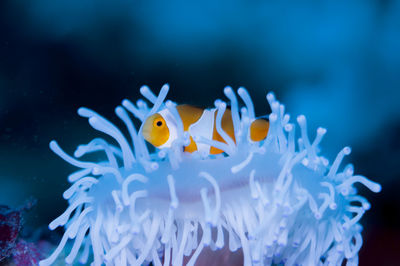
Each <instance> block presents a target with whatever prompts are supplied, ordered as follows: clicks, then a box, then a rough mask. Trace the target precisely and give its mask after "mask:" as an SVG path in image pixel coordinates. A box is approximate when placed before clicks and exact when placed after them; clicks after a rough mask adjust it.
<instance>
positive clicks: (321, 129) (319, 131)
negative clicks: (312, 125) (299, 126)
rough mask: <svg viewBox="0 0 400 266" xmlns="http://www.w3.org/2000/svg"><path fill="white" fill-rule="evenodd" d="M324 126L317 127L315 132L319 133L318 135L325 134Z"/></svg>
mask: <svg viewBox="0 0 400 266" xmlns="http://www.w3.org/2000/svg"><path fill="white" fill-rule="evenodd" d="M326 131H327V130H326V128H323V127H319V128H318V129H317V134H319V135H325V134H326Z"/></svg>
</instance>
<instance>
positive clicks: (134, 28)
mask: <svg viewBox="0 0 400 266" xmlns="http://www.w3.org/2000/svg"><path fill="white" fill-rule="evenodd" d="M399 18H400V1H395V0H362V1H361V0H360V1H329V0H328V1H317V0H299V1H295V2H293V3H292V2H290V1H270V0H264V1H259V0H247V1H244V0H234V1H226V0H222V1H218V3H217V2H216V1H211V0H203V1H197V2H191V3H188V1H183V0H182V1H176V0H172V1H153V0H147V1H134V0H129V1H128V0H114V1H105V0H104V1H103V0H69V1H53V0H35V1H23V0H12V1H11V0H10V1H9V0H2V1H0V204H6V205H9V206H11V207H18V206H20V205H21V204H23V203H24V201H25V200H26V199H27V198H29V197H31V196H33V197H34V198H36V199H37V200H38V202H37V205H36V207H35V208H34V209H33V210H31V211H30V212H29V213H28V214H27V215H25V225H26V226H28V227H32V228H39V227H46V226H47V224H48V223H49V222H50V221H51V220H53V219H54V218H55V217H57V216H58V215H59V214H61V213H62V212H63V210H64V209H65V208H66V206H67V204H66V202H65V201H64V199H63V198H62V192H63V191H64V190H65V189H66V188H67V187H68V182H67V180H66V176H67V175H68V174H69V173H71V172H72V171H74V170H75V169H74V168H72V167H70V166H69V165H68V164H67V163H66V162H64V161H63V160H62V159H60V158H58V157H57V156H56V155H55V154H53V153H52V152H51V151H50V150H49V148H48V143H49V142H50V140H52V139H56V140H57V141H58V143H59V144H60V146H61V147H62V148H63V149H64V150H65V151H66V152H68V153H70V154H72V152H73V151H74V149H75V147H76V146H77V145H79V144H82V143H87V142H89V141H90V140H91V139H92V138H94V137H96V136H98V133H97V132H95V131H94V130H93V129H91V128H90V126H89V125H88V123H87V120H86V119H83V118H80V117H79V116H78V115H77V113H76V110H77V108H79V107H81V106H86V107H89V108H92V109H94V110H96V111H97V112H99V113H101V114H103V115H104V116H105V117H107V118H108V119H110V120H111V121H112V122H114V123H116V124H117V125H119V126H122V124H121V123H120V122H119V121H118V119H116V116H115V114H114V108H115V107H116V106H117V105H119V104H120V103H121V101H122V100H123V99H124V98H128V99H130V100H133V101H136V99H138V98H139V97H140V96H139V88H140V86H141V85H144V84H147V85H149V86H150V87H151V88H152V89H153V90H154V91H155V92H156V93H158V90H159V89H160V88H161V86H162V85H163V84H164V83H169V84H170V87H171V90H170V93H169V97H168V98H169V99H171V100H173V101H175V102H178V103H191V104H195V105H199V106H204V107H207V106H212V105H213V102H214V100H215V99H216V98H223V88H224V87H225V86H227V85H230V86H232V87H233V88H235V89H237V88H238V87H239V86H244V87H246V88H247V89H248V91H249V93H250V95H251V96H252V97H253V100H254V102H255V106H256V112H257V114H259V115H262V114H265V113H266V112H269V107H268V105H267V102H266V100H265V95H266V93H267V92H268V91H274V92H275V94H276V96H277V98H278V99H279V100H280V101H282V102H283V103H285V104H286V108H287V111H288V112H289V113H291V114H292V117H296V116H297V115H299V114H305V115H306V117H307V118H308V124H309V128H310V132H315V130H316V128H317V127H318V126H323V127H326V128H327V129H328V134H327V135H326V138H325V139H324V141H323V143H322V152H323V153H324V154H325V155H326V157H328V158H329V159H330V160H331V161H332V160H333V159H334V157H335V155H336V153H337V152H338V151H339V150H340V149H342V148H343V147H344V146H346V145H348V146H351V147H352V150H353V152H352V154H351V155H350V156H349V158H346V160H347V162H350V161H351V162H352V163H354V165H355V169H356V173H358V174H362V175H365V176H367V177H368V178H370V179H372V180H374V181H377V182H379V183H381V184H382V186H383V189H382V192H381V193H379V194H373V193H371V192H369V191H367V190H365V191H364V190H363V192H362V194H363V195H365V196H366V197H367V198H368V199H369V200H370V201H371V203H372V208H371V210H370V211H368V212H367V213H366V215H365V216H364V218H363V220H362V224H363V225H364V226H365V228H364V233H363V235H364V242H365V244H364V246H363V248H362V250H361V252H360V265H398V264H396V262H397V263H399V262H400V252H399V251H400V242H399V241H398V239H400V222H399V216H400V215H399V213H400V207H399V206H400V197H399V196H398V194H399V193H398V189H399V188H400V168H399V162H400V138H399V137H400V104H399V100H400V19H399ZM311 135H312V134H311Z"/></svg>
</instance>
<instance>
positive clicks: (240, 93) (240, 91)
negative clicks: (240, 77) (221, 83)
mask: <svg viewBox="0 0 400 266" xmlns="http://www.w3.org/2000/svg"><path fill="white" fill-rule="evenodd" d="M245 93H247V90H246V89H245V88H244V87H242V86H241V87H239V89H238V94H239V95H243V94H245Z"/></svg>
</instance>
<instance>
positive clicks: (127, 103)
mask: <svg viewBox="0 0 400 266" xmlns="http://www.w3.org/2000/svg"><path fill="white" fill-rule="evenodd" d="M130 103H131V102H130V101H129V100H128V99H123V100H122V102H121V104H122V105H123V106H125V107H126V106H127V105H129V104H130Z"/></svg>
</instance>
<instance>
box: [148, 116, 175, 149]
mask: <svg viewBox="0 0 400 266" xmlns="http://www.w3.org/2000/svg"><path fill="white" fill-rule="evenodd" d="M175 124H176V123H175V119H174V118H173V116H172V115H171V114H170V113H169V111H168V110H166V109H165V110H163V111H161V112H159V113H155V114H153V115H151V116H149V117H148V118H147V119H146V121H145V122H144V124H143V129H142V134H143V137H144V139H145V140H147V141H148V142H150V143H151V144H152V145H153V146H155V147H157V148H166V147H171V144H172V142H173V141H174V140H175V139H176V138H177V134H176V131H177V130H176V125H175Z"/></svg>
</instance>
